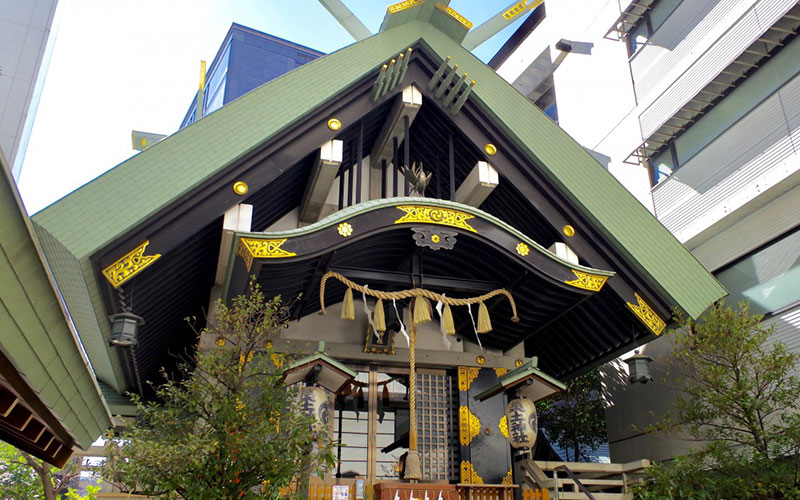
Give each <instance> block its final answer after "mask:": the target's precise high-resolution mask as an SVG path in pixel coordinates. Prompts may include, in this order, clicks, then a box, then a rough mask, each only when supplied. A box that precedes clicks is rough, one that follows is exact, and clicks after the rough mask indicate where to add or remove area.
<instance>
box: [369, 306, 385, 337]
mask: <svg viewBox="0 0 800 500" xmlns="http://www.w3.org/2000/svg"><path fill="white" fill-rule="evenodd" d="M372 322H373V323H375V330H377V331H379V332H385V331H386V313H385V312H384V310H383V300H382V299H378V302H376V303H375V310H374V311H372Z"/></svg>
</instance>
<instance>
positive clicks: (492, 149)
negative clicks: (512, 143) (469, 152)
mask: <svg viewBox="0 0 800 500" xmlns="http://www.w3.org/2000/svg"><path fill="white" fill-rule="evenodd" d="M483 152H484V153H486V154H487V155H489V156H494V155H496V154H497V146H495V145H494V144H492V143H491V142H490V143H489V144H487V145H485V146H484V147H483Z"/></svg>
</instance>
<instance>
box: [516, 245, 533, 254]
mask: <svg viewBox="0 0 800 500" xmlns="http://www.w3.org/2000/svg"><path fill="white" fill-rule="evenodd" d="M517 253H518V254H520V255H521V256H523V257H525V256H526V255H528V254H529V253H531V249H530V247H529V246H528V245H527V244H525V243H522V242H519V243H517Z"/></svg>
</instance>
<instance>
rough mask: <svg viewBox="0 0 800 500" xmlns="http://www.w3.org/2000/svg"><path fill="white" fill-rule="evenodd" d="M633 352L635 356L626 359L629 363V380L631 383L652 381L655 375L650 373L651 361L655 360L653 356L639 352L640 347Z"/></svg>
mask: <svg viewBox="0 0 800 500" xmlns="http://www.w3.org/2000/svg"><path fill="white" fill-rule="evenodd" d="M633 352H634V354H633V356H631V357H630V358H628V359H626V360H625V362H626V363H628V373H629V376H628V380H629V381H630V383H631V384H635V383H637V382H639V383H642V384H646V383H648V382H652V381H653V376H652V375H650V362H651V361H653V358H651V357H650V356H645V355H644V354H639V350H638V349H637V350H635V351H633Z"/></svg>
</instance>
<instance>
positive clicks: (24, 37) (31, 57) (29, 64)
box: [0, 0, 57, 175]
mask: <svg viewBox="0 0 800 500" xmlns="http://www.w3.org/2000/svg"><path fill="white" fill-rule="evenodd" d="M56 2H57V0H0V68H2V74H1V75H0V138H1V139H2V147H3V151H4V153H5V155H6V157H7V158H8V159H9V162H10V163H11V164H12V168H13V169H15V170H14V173H15V175H18V171H17V170H16V169H17V168H18V165H17V164H16V163H15V159H16V158H15V157H16V155H17V152H18V149H19V148H20V144H22V143H25V144H26V143H27V139H26V138H27V134H28V133H29V132H30V124H28V123H27V122H28V114H29V109H33V110H34V111H33V112H35V103H34V105H33V106H32V104H31V103H32V101H33V99H34V97H35V96H34V92H35V89H36V83H37V78H38V75H39V72H40V70H39V68H40V66H41V65H42V61H43V60H44V55H45V49H46V46H47V41H48V36H49V33H50V31H49V30H50V24H51V23H52V21H53V16H54V14H55V8H56ZM23 87H24V88H23Z"/></svg>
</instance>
